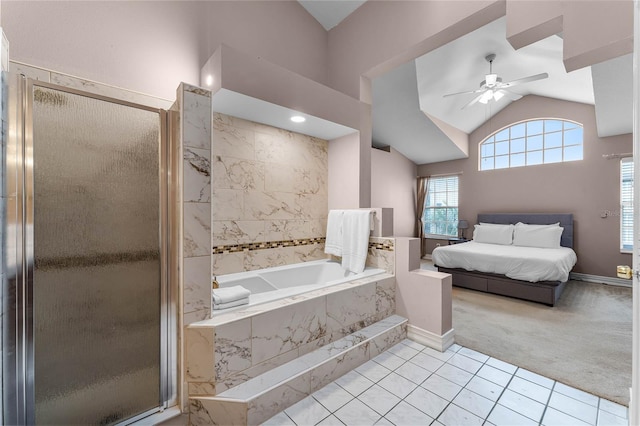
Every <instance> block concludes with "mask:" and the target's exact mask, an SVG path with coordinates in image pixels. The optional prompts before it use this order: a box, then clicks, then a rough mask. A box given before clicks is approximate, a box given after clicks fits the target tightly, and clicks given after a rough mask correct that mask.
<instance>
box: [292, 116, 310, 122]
mask: <svg viewBox="0 0 640 426" xmlns="http://www.w3.org/2000/svg"><path fill="white" fill-rule="evenodd" d="M306 120H307V119H306V118H304V117H303V116H301V115H294V116H293V117H291V121H293V122H294V123H304V122H305V121H306Z"/></svg>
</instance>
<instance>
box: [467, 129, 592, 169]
mask: <svg viewBox="0 0 640 426" xmlns="http://www.w3.org/2000/svg"><path fill="white" fill-rule="evenodd" d="M582 137H583V135H582V125H581V124H579V123H576V122H573V121H569V120H562V119H558V118H544V119H535V120H528V121H522V122H519V123H516V124H512V125H510V126H508V127H505V128H502V129H500V130H498V131H497V132H495V133H493V134H492V135H491V136H489V137H488V138H486V139H485V140H484V141H482V142H481V143H480V155H479V157H480V158H479V161H480V170H494V169H506V168H509V167H522V166H533V165H535V164H547V163H560V162H563V161H576V160H582Z"/></svg>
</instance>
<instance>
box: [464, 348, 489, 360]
mask: <svg viewBox="0 0 640 426" xmlns="http://www.w3.org/2000/svg"><path fill="white" fill-rule="evenodd" d="M458 353H459V354H461V355H464V356H466V357H469V358H471V359H475V360H476V361H479V362H482V363H484V362H487V361H488V360H489V355H485V354H483V353H480V352H478V351H474V350H473V349H469V348H461V349H460V350H459V351H458Z"/></svg>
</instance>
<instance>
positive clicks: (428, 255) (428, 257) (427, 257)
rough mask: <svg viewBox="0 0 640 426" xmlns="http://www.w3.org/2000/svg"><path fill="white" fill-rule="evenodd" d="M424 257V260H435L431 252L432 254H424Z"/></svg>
mask: <svg viewBox="0 0 640 426" xmlns="http://www.w3.org/2000/svg"><path fill="white" fill-rule="evenodd" d="M422 258H423V259H424V260H433V258H432V257H431V254H430V253H427V254H425V255H424V256H422Z"/></svg>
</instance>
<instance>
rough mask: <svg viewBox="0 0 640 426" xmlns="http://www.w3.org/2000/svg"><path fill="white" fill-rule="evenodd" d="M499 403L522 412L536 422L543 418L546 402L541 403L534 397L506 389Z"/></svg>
mask: <svg viewBox="0 0 640 426" xmlns="http://www.w3.org/2000/svg"><path fill="white" fill-rule="evenodd" d="M498 404H500V405H502V406H504V407H507V408H509V409H511V410H513V411H515V412H517V413H519V414H522V415H523V416H526V417H528V418H530V419H531V420H534V421H536V422H539V421H540V419H541V418H542V414H543V413H544V404H540V403H539V402H537V401H534V400H533V399H530V398H527V397H526V396H524V395H520V394H519V393H515V392H513V391H510V390H509V389H506V390H505V391H504V393H503V394H502V396H501V397H500V399H499V400H498Z"/></svg>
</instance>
